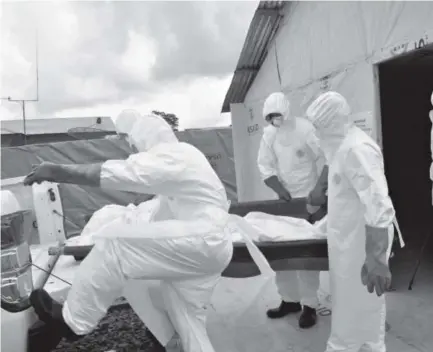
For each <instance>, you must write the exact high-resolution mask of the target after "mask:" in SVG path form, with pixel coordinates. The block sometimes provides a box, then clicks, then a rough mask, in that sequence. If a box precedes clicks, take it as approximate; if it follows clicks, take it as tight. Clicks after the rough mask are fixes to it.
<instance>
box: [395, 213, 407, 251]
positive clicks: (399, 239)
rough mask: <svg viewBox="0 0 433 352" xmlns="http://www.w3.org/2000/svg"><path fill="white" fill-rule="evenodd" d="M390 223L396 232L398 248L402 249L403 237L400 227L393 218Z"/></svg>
mask: <svg viewBox="0 0 433 352" xmlns="http://www.w3.org/2000/svg"><path fill="white" fill-rule="evenodd" d="M392 223H393V224H394V226H395V228H396V230H397V234H398V241H399V242H400V248H404V246H405V243H404V240H403V235H402V234H401V230H400V226H399V225H398V221H397V217H394V220H393V221H392Z"/></svg>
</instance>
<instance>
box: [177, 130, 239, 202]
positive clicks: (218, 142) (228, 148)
mask: <svg viewBox="0 0 433 352" xmlns="http://www.w3.org/2000/svg"><path fill="white" fill-rule="evenodd" d="M176 135H177V137H178V138H179V140H180V141H182V142H187V143H190V144H192V145H193V146H195V147H196V148H197V149H199V150H200V151H201V152H202V153H203V154H204V155H205V156H206V158H207V159H208V160H209V162H210V164H211V165H212V167H213V168H214V170H215V172H216V173H217V175H218V176H219V178H220V179H221V180H222V182H223V184H224V186H225V189H226V192H227V197H228V199H229V200H231V201H237V191H236V171H235V159H234V154H233V139H232V129H231V128H217V129H206V130H186V131H180V132H176Z"/></svg>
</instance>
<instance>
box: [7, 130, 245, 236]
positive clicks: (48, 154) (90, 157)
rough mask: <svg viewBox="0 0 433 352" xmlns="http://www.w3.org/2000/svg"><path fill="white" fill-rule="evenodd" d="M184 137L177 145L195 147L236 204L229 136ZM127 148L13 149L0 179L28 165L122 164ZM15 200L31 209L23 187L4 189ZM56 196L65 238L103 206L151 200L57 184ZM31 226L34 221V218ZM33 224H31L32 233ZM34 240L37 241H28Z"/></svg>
mask: <svg viewBox="0 0 433 352" xmlns="http://www.w3.org/2000/svg"><path fill="white" fill-rule="evenodd" d="M203 132H204V133H203V134H202V133H201V131H191V132H189V131H184V132H182V133H179V134H178V136H179V139H180V140H182V141H185V142H188V143H190V144H193V145H195V146H196V147H197V148H198V149H199V150H201V151H202V152H203V153H204V154H205V155H206V157H207V158H208V160H210V162H211V164H212V165H213V167H214V169H215V170H216V172H217V174H218V176H219V177H220V178H221V179H222V181H223V183H224V185H225V187H226V189H227V193H228V197H229V199H230V200H232V201H236V199H237V194H236V181H235V172H234V160H233V159H234V158H233V148H232V141H231V130H216V131H212V130H207V131H203ZM131 152H132V151H131V148H130V146H129V145H128V144H127V143H126V142H125V141H124V140H118V139H94V140H78V141H67V142H58V143H50V144H35V145H26V146H20V147H12V148H2V150H1V153H2V158H1V178H2V180H4V179H8V178H15V177H20V176H24V175H27V174H28V173H29V172H30V171H31V166H32V165H33V164H39V163H41V162H42V161H49V162H54V163H61V164H91V163H98V162H103V161H106V160H108V159H126V158H127V157H128V156H129V155H130V154H131ZM2 189H10V190H11V191H12V192H14V194H15V195H16V196H17V198H18V201H19V202H20V205H21V206H22V207H23V208H24V209H32V208H33V200H32V192H31V188H30V187H24V186H23V185H22V184H20V183H18V184H11V185H9V186H5V185H3V182H2ZM59 190H60V195H61V198H62V206H63V210H64V214H63V215H64V216H65V222H64V223H65V230H66V233H67V237H71V236H73V235H74V234H77V233H79V232H81V229H82V228H83V227H84V225H85V223H86V216H88V215H90V214H93V212H95V211H96V210H98V209H100V208H102V207H103V206H105V205H108V204H119V205H128V204H129V203H137V202H142V201H145V200H148V199H150V198H151V197H152V196H150V195H137V194H133V193H129V192H120V191H114V190H113V191H112V190H110V191H107V190H101V189H99V188H92V187H85V186H77V185H68V184H60V185H59ZM34 221H35V218H34ZM36 226H37V224H36V223H35V222H34V228H33V231H37V230H36ZM32 237H33V238H37V237H38V236H32Z"/></svg>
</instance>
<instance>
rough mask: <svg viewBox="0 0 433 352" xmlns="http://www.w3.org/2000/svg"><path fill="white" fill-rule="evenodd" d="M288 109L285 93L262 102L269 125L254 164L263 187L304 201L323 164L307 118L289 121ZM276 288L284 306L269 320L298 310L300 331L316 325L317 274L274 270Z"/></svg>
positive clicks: (313, 272) (273, 95)
mask: <svg viewBox="0 0 433 352" xmlns="http://www.w3.org/2000/svg"><path fill="white" fill-rule="evenodd" d="M289 108H290V103H289V100H288V99H287V98H286V96H285V95H284V94H283V93H280V92H278V93H273V94H271V95H270V96H269V97H268V98H267V99H266V101H265V103H264V106H263V116H264V118H265V120H266V121H267V122H268V123H269V126H267V127H266V128H265V129H264V133H263V137H262V140H261V143H260V149H259V153H258V159H257V162H258V167H259V170H260V174H261V176H262V179H263V181H264V183H265V184H266V185H267V186H268V187H269V188H271V189H272V190H273V191H274V192H275V193H276V194H277V195H278V197H279V198H280V199H284V200H286V201H290V200H291V199H292V197H307V196H308V194H309V193H310V192H311V190H312V189H313V188H314V186H315V185H316V183H317V181H318V179H319V175H320V173H321V171H322V169H323V168H324V165H325V159H324V156H323V154H322V151H321V149H320V146H319V143H318V139H317V137H316V135H315V130H314V127H313V125H312V124H311V123H310V122H309V121H308V120H307V119H303V118H295V117H292V116H290V109H289ZM316 210H318V207H317V208H314V207H313V208H311V209H310V212H311V213H314V212H315V211H316ZM276 284H277V287H278V292H279V294H280V296H281V298H282V302H281V304H280V306H279V307H278V308H275V309H270V310H268V312H267V315H268V317H269V318H272V319H275V318H282V317H284V316H286V315H289V314H291V313H296V312H300V311H302V313H301V316H300V318H299V326H300V327H301V328H309V327H312V326H314V325H315V324H316V321H317V314H316V308H317V306H318V298H317V291H318V289H319V284H320V279H319V272H316V271H278V272H277V273H276Z"/></svg>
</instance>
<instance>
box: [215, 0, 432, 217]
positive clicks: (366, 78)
mask: <svg viewBox="0 0 433 352" xmlns="http://www.w3.org/2000/svg"><path fill="white" fill-rule="evenodd" d="M432 19H433V2H409V1H408V2H394V1H392V2H391V1H387V2H369V1H368V2H367V1H356V2H355V1H350V2H327V1H317V2H307V1H302V2H298V1H296V2H294V1H290V2H282V1H262V2H260V4H259V6H258V9H257V11H256V13H255V15H254V18H253V20H252V22H251V25H250V28H249V32H248V34H247V38H246V41H245V44H244V47H243V49H242V52H241V55H240V58H239V61H238V64H237V67H236V70H235V73H234V77H233V80H232V83H231V86H230V88H229V90H228V92H227V95H226V99H225V102H224V105H223V109H222V111H223V112H228V111H231V115H232V126H233V140H234V154H235V163H236V173H237V177H236V178H237V182H238V183H237V189H238V198H239V201H254V200H262V199H269V198H272V197H274V194H273V192H271V191H269V189H267V188H266V187H265V186H264V185H263V183H262V181H261V180H260V177H259V173H258V169H257V166H256V156H257V150H258V146H259V141H260V138H261V135H262V128H263V125H264V121H263V117H262V106H263V102H264V100H265V99H266V97H267V96H268V95H269V94H270V93H272V92H274V91H283V92H284V93H286V94H287V95H288V97H289V99H290V100H291V106H292V112H293V114H295V115H298V116H303V115H304V113H305V110H306V108H307V106H308V104H309V103H310V102H311V101H312V100H313V99H314V98H315V97H316V96H317V95H318V94H319V93H320V92H322V91H325V90H336V91H338V92H340V93H342V94H343V95H344V96H345V97H346V98H347V99H348V101H349V103H350V105H351V107H352V111H353V113H354V114H353V120H354V121H355V122H356V123H357V124H358V125H359V126H360V127H362V128H363V129H365V130H366V131H367V132H368V133H370V134H371V135H372V136H373V137H374V138H375V139H376V140H377V141H378V142H379V144H380V145H384V144H385V145H384V153H385V159H386V160H388V161H389V160H391V159H392V155H391V154H393V153H391V152H390V149H391V145H392V149H393V152H395V153H397V154H400V155H399V157H401V153H402V152H403V151H404V149H398V148H399V145H398V143H397V141H396V140H395V138H397V137H394V141H391V137H389V136H390V135H391V134H393V135H394V136H399V137H398V138H400V141H399V142H400V145H403V146H404V144H405V143H402V142H403V141H404V139H403V138H401V137H402V136H404V135H403V134H402V133H403V132H402V131H404V126H403V122H402V121H403V118H404V117H403V116H402V117H401V118H400V122H398V123H399V124H400V126H399V127H400V128H399V131H397V130H393V131H392V133H391V132H385V131H383V128H385V127H383V126H385V125H387V126H388V127H389V126H391V127H392V124H394V125H396V124H397V123H395V122H394V121H392V120H391V117H386V116H383V115H384V114H385V115H387V116H388V115H392V114H394V118H397V115H399V112H398V111H395V109H394V110H392V109H391V108H390V106H391V104H392V101H394V102H398V103H401V104H402V101H404V99H407V101H406V102H405V103H406V105H401V106H400V112H401V111H403V109H406V108H407V107H408V106H412V107H413V109H414V110H408V109H406V110H405V112H404V115H405V118H406V119H405V121H406V122H404V123H405V124H406V125H405V126H406V129H407V127H408V126H410V124H408V121H411V122H412V121H413V124H412V129H413V131H412V132H414V131H415V130H416V131H415V132H414V133H416V134H417V136H418V137H419V139H420V140H422V142H421V141H420V142H419V143H421V144H422V146H420V145H418V146H416V141H411V145H412V146H413V148H414V149H413V150H412V151H410V152H411V153H413V155H421V154H422V155H423V156H424V155H425V154H424V149H425V150H426V152H425V153H427V152H428V153H430V151H427V149H429V143H430V142H429V141H428V142H426V143H427V145H428V146H426V147H425V148H424V144H425V143H424V142H425V141H426V140H425V138H429V131H430V129H429V126H430V125H429V124H430V121H428V110H429V109H430V106H429V100H430V98H429V97H430V94H431V91H432V90H433V61H432V54H433V49H432V44H429V43H431V42H432V41H433V20H432ZM414 53H416V55H415V54H414ZM397 57H399V58H400V57H401V58H402V59H400V61H398V62H399V63H398V65H397V64H396V63H395V62H397V61H396V60H391V59H395V58H397ZM404 57H407V58H406V59H403V58H404ZM388 61H389V62H391V64H389V65H388V64H384V62H388ZM392 62H394V63H393V64H392ZM404 64H407V65H412V68H413V67H414V66H416V67H417V68H418V71H417V72H415V71H413V70H412V71H411V72H412V73H411V74H412V75H413V76H414V77H415V75H416V77H417V78H416V80H418V81H421V80H423V79H424V80H430V83H428V82H424V83H423V86H424V88H423V89H424V90H423V91H422V92H415V91H413V94H411V91H410V89H409V90H407V89H406V91H405V92H406V93H404V94H403V89H400V90H401V92H399V93H398V92H393V93H392V94H391V89H393V87H392V85H393V84H394V85H397V84H398V85H400V86H402V85H404V84H407V85H409V84H412V85H413V87H414V88H413V89H415V87H416V86H417V84H416V82H415V83H414V82H413V81H414V80H415V79H413V80H412V82H411V83H407V82H409V81H410V78H408V77H405V78H404V79H403V78H402V77H400V78H398V77H395V80H394V79H393V77H392V75H395V76H397V74H398V75H400V74H403V73H404V72H406V71H408V67H409V66H407V65H406V66H404ZM385 66H386V67H388V68H387V70H385V68H386V67H385ZM382 67H384V69H383V70H382V69H381V68H382ZM390 67H393V68H394V69H393V70H391V69H390ZM403 71H404V72H403ZM423 72H424V73H423ZM379 76H381V77H380V80H379ZM382 76H383V77H382ZM385 76H386V77H385ZM427 77H430V78H429V79H428V78H427ZM403 80H405V82H406V83H405V82H403ZM406 88H407V87H406ZM429 89H430V91H429ZM412 95H413V96H415V95H416V96H418V98H419V99H418V100H417V101H415V100H412V101H410V100H409V98H411V99H412ZM424 95H425V97H424ZM424 98H425V99H424ZM413 99H415V98H413ZM420 99H421V100H420ZM424 100H425V110H426V111H425V115H426V116H424V115H423V114H424V110H422V112H420V111H416V113H415V110H416V109H415V107H414V106H417V107H418V108H419V109H418V110H420V109H421V105H422V106H424V105H423V104H424ZM381 105H382V106H381ZM423 109H424V108H423ZM411 115H414V116H413V119H411V117H412V116H411ZM415 115H416V116H421V115H422V116H423V117H420V118H419V119H418V118H417V119H415ZM424 117H425V119H424ZM415 120H416V121H421V120H422V124H421V122H419V123H418V122H416V123H418V125H417V126H416V127H415ZM387 123H389V124H387ZM388 127H387V128H388ZM391 127H389V128H391ZM395 128H396V129H397V127H395ZM424 131H425V133H426V135H428V136H427V137H426V136H424ZM405 133H406V132H405ZM386 136H388V137H386ZM383 138H385V139H387V138H388V139H387V141H385V143H384V141H383ZM412 139H414V138H412ZM386 143H388V146H387V145H386ZM406 147H407V146H406ZM387 148H388V149H387ZM415 148H418V149H415ZM421 149H422V151H421ZM387 157H388V159H387ZM396 157H397V156H396ZM429 159H430V156H429ZM429 161H430V162H431V160H429ZM399 162H400V164H399V165H397V164H398V163H399ZM407 162H408V163H409V162H410V160H408V161H407ZM417 162H418V164H417V165H418V167H420V168H422V169H423V170H424V168H426V170H425V176H426V177H425V179H426V180H424V176H422V181H421V176H420V178H419V180H418V181H419V182H423V184H424V182H429V181H428V166H429V165H428V164H429V163H426V164H425V166H424V161H423V162H422V163H421V161H420V160H418V161H417ZM388 164H389V165H388V167H389V168H393V167H394V169H397V168H398V166H399V167H400V168H402V164H401V160H400V161H395V163H394V166H392V165H390V162H389V163H388ZM421 164H422V165H421ZM414 167H415V168H416V166H414ZM423 172H424V171H423ZM396 173H398V172H397V171H395V172H393V173H390V174H392V175H395V174H396ZM411 177H414V176H413V175H412V176H411ZM391 181H392V180H391ZM394 181H395V180H394ZM400 181H401V180H400ZM406 181H407V182H409V176H407V179H406ZM418 181H417V180H412V184H413V183H417V182H418ZM395 182H397V181H395ZM395 182H394V183H395ZM391 183H392V182H391ZM406 188H408V187H407V184H406ZM399 192H400V189H399ZM401 192H403V191H401ZM420 192H421V190H420ZM423 192H424V191H423ZM430 192H431V191H426V193H427V194H428V195H430ZM401 194H403V193H401ZM420 194H421V193H420ZM396 197H397V196H396V195H394V198H396ZM420 197H422V194H421V195H420ZM406 199H407V198H406ZM413 201H416V200H415V199H414V200H413ZM418 201H419V198H418ZM423 201H424V200H423ZM430 201H431V200H430ZM430 211H431V210H430ZM430 215H431V214H430Z"/></svg>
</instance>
